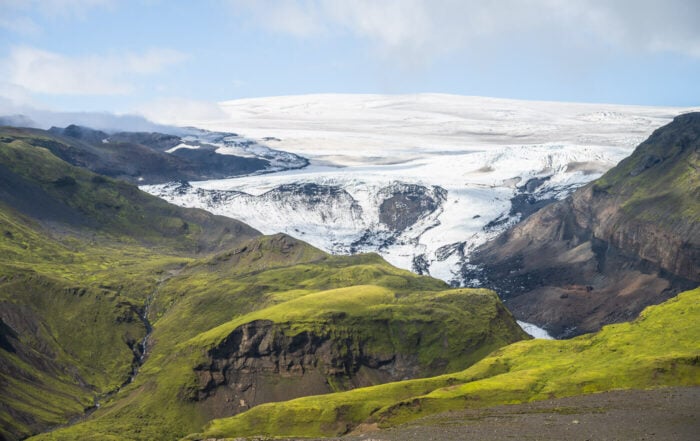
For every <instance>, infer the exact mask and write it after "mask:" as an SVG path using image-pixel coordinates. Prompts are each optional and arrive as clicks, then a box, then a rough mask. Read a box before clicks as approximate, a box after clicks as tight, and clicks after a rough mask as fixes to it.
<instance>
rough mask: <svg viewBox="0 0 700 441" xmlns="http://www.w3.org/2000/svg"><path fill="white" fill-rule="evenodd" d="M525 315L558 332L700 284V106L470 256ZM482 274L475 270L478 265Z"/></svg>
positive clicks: (617, 316)
mask: <svg viewBox="0 0 700 441" xmlns="http://www.w3.org/2000/svg"><path fill="white" fill-rule="evenodd" d="M470 260H471V264H473V265H477V266H478V267H479V268H480V269H479V270H477V271H476V272H475V274H476V276H477V277H478V278H479V279H480V280H482V281H483V282H484V283H485V284H486V285H487V286H489V287H492V288H494V289H496V290H497V291H498V292H499V294H500V295H501V297H502V298H503V299H504V300H505V301H506V302H507V305H508V307H509V309H510V310H511V311H513V313H514V314H515V316H516V317H518V318H519V319H521V320H525V321H528V322H532V323H535V324H537V325H538V326H541V327H544V328H545V329H547V330H548V331H549V332H550V333H551V334H553V335H555V336H558V337H569V336H572V335H576V334H581V333H585V332H591V331H595V330H597V329H599V328H600V327H601V326H602V325H604V324H608V323H615V322H620V321H626V320H630V319H631V318H633V317H636V316H637V315H638V314H639V312H640V311H641V310H642V309H643V308H644V307H646V306H648V305H652V304H657V303H660V302H662V301H664V300H666V299H668V298H671V297H673V296H675V295H676V294H677V293H678V292H680V291H682V290H685V289H689V288H691V287H695V286H697V284H698V283H699V282H700V113H689V114H685V115H681V116H678V117H676V118H675V119H674V120H673V121H672V122H671V123H670V124H668V125H666V126H664V127H662V128H659V129H657V130H656V131H654V133H653V134H652V135H651V136H650V137H649V139H647V140H646V141H645V142H643V143H642V144H640V145H639V147H637V149H635V151H634V153H633V154H632V155H631V156H630V157H628V158H626V159H625V160H623V161H621V162H620V164H618V165H617V166H616V167H614V168H613V169H611V170H610V171H608V172H607V173H606V174H605V175H603V176H602V177H601V178H600V179H598V180H595V181H593V182H591V183H590V184H588V185H586V186H585V187H583V188H581V189H579V190H577V191H576V192H574V194H573V195H571V196H570V197H568V198H566V199H564V200H563V201H560V202H556V203H554V204H552V205H549V206H547V207H545V208H544V209H542V210H541V211H539V212H537V213H535V214H533V215H532V216H531V217H530V218H528V219H527V220H526V221H525V222H523V223H521V224H519V225H517V226H515V227H514V228H512V229H511V230H509V231H507V232H505V233H503V234H502V235H501V236H499V237H498V238H496V239H495V240H493V241H492V242H489V243H487V244H485V245H483V246H482V247H480V248H479V249H478V250H477V251H476V252H475V253H473V254H472V255H471V257H470ZM472 274H474V273H472Z"/></svg>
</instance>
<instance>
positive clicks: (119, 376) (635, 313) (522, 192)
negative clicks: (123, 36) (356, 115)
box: [0, 113, 700, 440]
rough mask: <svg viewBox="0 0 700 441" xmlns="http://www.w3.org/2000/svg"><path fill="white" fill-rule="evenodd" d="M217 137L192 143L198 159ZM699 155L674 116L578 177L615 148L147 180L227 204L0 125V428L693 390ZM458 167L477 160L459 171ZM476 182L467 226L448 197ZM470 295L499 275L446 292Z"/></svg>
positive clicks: (88, 435)
mask: <svg viewBox="0 0 700 441" xmlns="http://www.w3.org/2000/svg"><path fill="white" fill-rule="evenodd" d="M636 121H637V122H639V121H638V120H636ZM72 130H74V131H75V130H77V129H75V128H74V129H72ZM79 132H80V133H81V134H85V133H92V132H90V129H87V128H80V130H79ZM217 133H218V132H217ZM217 133H213V132H199V135H198V136H202V137H204V136H207V137H209V138H208V141H207V143H208V144H207V145H208V146H209V147H207V148H209V149H210V150H211V151H216V150H217V149H219V148H224V147H225V145H222V144H221V143H222V142H223V141H222V139H221V138H220V136H221V135H220V134H217ZM227 133H228V132H227ZM81 136H83V135H81ZM100 136H102V135H100ZM115 136H116V135H115ZM119 136H121V137H122V138H127V139H130V140H131V141H129V142H132V143H133V142H135V141H134V140H135V139H138V140H140V141H138V142H137V143H136V144H138V145H140V147H138V148H139V149H141V148H151V147H148V146H147V145H144V144H141V143H143V142H145V141H143V140H144V139H146V140H148V139H151V140H152V139H161V136H165V135H163V134H150V135H149V134H143V133H139V134H125V133H122V134H121V135H119ZM167 136H170V135H167ZM225 136H229V135H225ZM231 136H233V135H231ZM115 139H116V138H115ZM237 139H238V138H237ZM100 142H101V141H100ZM114 142H115V143H116V141H114ZM178 142H179V141H178ZM187 142H189V143H190V144H187V145H189V146H190V147H192V145H194V144H197V143H201V142H203V141H196V140H193V138H188V141H187ZM236 142H238V141H236ZM268 142H275V141H271V140H268ZM110 143H111V141H109V142H108V143H106V144H110ZM699 145H700V120H699V119H698V114H697V113H689V114H686V115H681V116H678V117H675V118H674V119H673V120H672V121H671V122H670V123H668V124H666V125H665V126H663V127H661V128H658V129H656V130H655V131H653V133H651V136H649V138H648V139H647V140H646V141H645V142H643V143H641V144H640V145H639V146H638V147H636V148H635V149H634V151H633V152H632V154H631V155H630V156H629V157H628V158H626V159H624V160H623V161H621V162H620V163H619V164H618V165H616V166H614V167H613V166H612V165H611V166H610V167H609V168H608V171H607V172H605V170H604V167H602V166H600V168H598V169H596V172H595V173H593V172H592V171H590V170H589V169H587V168H586V167H589V166H590V164H591V163H592V162H591V161H592V158H596V160H600V161H601V163H605V161H612V158H613V157H612V156H606V154H607V153H605V152H607V151H610V148H609V147H605V148H603V147H600V148H599V149H595V148H590V149H580V148H579V147H574V146H553V145H543V146H540V147H537V146H526V145H523V146H521V147H520V148H511V147H512V146H511V147H509V146H508V145H505V146H500V147H499V146H492V147H490V150H489V149H485V150H486V151H482V152H469V153H460V154H456V155H445V154H443V153H439V154H435V155H427V154H426V155H425V157H424V158H423V159H420V160H419V159H417V158H416V159H411V160H407V161H405V162H401V163H399V164H384V165H381V164H380V165H347V166H345V167H337V165H336V166H330V165H328V164H326V165H321V164H318V163H314V161H315V159H313V158H311V165H310V166H308V167H305V168H300V169H293V170H285V171H278V172H273V171H274V170H271V169H270V170H266V171H267V173H262V174H261V173H260V172H259V171H257V172H254V173H255V174H254V175H251V176H244V177H238V178H232V179H226V180H209V181H192V182H187V181H184V180H179V181H177V182H174V183H161V184H153V185H152V186H144V187H142V188H144V189H147V190H149V192H152V193H156V194H159V193H158V192H162V194H159V195H161V196H163V197H164V198H165V199H171V200H174V201H177V202H178V203H179V204H181V205H193V206H205V207H206V208H208V209H212V211H217V210H216V208H217V207H219V208H220V209H221V210H220V212H225V213H226V214H227V215H229V216H230V217H229V216H227V217H224V216H219V215H216V214H212V213H209V212H207V211H204V210H201V209H199V208H192V207H181V206H178V205H172V204H170V203H168V202H166V201H164V200H162V199H159V198H157V197H154V196H153V195H150V194H148V193H145V192H143V191H141V190H139V188H138V187H136V186H134V185H133V183H134V181H135V183H139V182H140V181H139V180H138V177H139V176H142V175H140V174H136V175H132V176H131V177H125V176H117V177H119V179H115V177H110V176H104V175H100V174H96V173H94V171H91V168H95V167H94V164H97V162H95V163H88V164H80V163H79V160H78V159H79V158H81V157H82V156H81V155H84V154H85V152H91V151H93V149H95V148H97V147H96V146H95V144H91V143H90V142H86V141H84V140H81V139H78V138H75V137H71V136H65V134H64V133H63V132H61V134H58V133H57V130H52V131H42V130H38V129H22V128H2V129H0V159H1V167H2V174H1V175H0V228H1V230H2V236H0V247H1V250H2V254H1V256H2V258H0V304H1V305H2V308H1V309H0V320H1V321H0V368H1V369H0V379H1V380H2V381H1V382H0V391H1V392H2V397H3V399H2V401H1V402H0V421H2V423H3V424H2V430H3V431H2V437H3V438H6V439H8V440H15V439H24V438H27V437H30V436H31V438H32V439H36V440H72V439H87V440H89V439H95V440H98V439H135V440H157V439H183V440H204V439H229V438H230V439H237V438H240V437H253V438H254V439H255V438H257V437H260V436H263V437H270V438H272V437H291V438H298V437H301V438H309V437H312V438H314V437H337V436H345V435H349V436H355V435H356V434H357V433H358V431H364V430H365V429H366V428H372V430H380V431H383V430H390V431H391V430H394V429H392V428H398V429H396V430H399V431H400V430H404V429H401V428H405V427H417V429H415V430H418V432H421V431H425V430H428V431H430V428H431V426H432V425H439V423H436V422H435V421H442V420H440V418H442V416H444V415H445V412H453V411H464V410H465V409H466V410H468V411H473V412H480V411H481V410H479V409H489V408H492V407H493V406H500V405H506V404H517V403H530V402H533V403H536V402H539V401H542V400H550V399H566V398H567V397H574V398H572V399H577V398H576V397H580V396H582V395H584V396H585V395H588V394H597V393H602V392H610V391H618V390H639V389H658V388H666V387H679V388H681V389H679V390H680V391H681V392H680V393H681V394H684V396H686V394H690V395H689V396H693V395H692V394H693V393H694V392H693V391H694V390H695V389H696V388H697V386H698V384H700V370H698V363H697V361H698V356H700V352H699V348H698V346H697V342H698V340H699V339H700V336H699V335H698V332H700V327H698V325H697V323H698V320H697V317H698V314H700V311H698V306H699V305H700V302H699V301H698V295H699V291H698V288H697V271H698V269H697V261H698V257H697V250H698V245H697V238H698V231H697V227H698V225H699V223H698V216H697V213H698V209H699V206H698V201H699V200H700V198H698V191H699V189H700V185H699V183H698V182H697V179H698V173H697V167H698V163H697V161H698V151H699V150H698V149H699V147H698V146H699ZM117 147H118V145H114V146H108V147H107V148H109V149H113V148H117ZM132 147H133V146H132ZM132 147H130V148H132ZM180 148H188V147H180ZM170 149H171V148H168V149H167V150H170ZM167 150H164V151H163V152H161V153H163V154H166V155H167V154H171V153H168V152H167ZM193 150H196V149H193ZM623 150H624V149H623V148H622V147H619V151H620V152H622V151H623ZM612 151H615V149H612ZM527 152H531V153H532V154H526V153H527ZM593 152H597V153H595V154H594V153H593ZM68 153H70V154H69V155H67V154H68ZM604 153H605V154H604ZM66 155H67V156H66ZM276 155H277V156H279V157H281V158H297V157H298V158H301V156H285V153H284V152H281V153H276ZM479 155H481V156H479ZM493 155H495V156H493ZM518 155H521V156H518ZM591 155H592V156H591ZM105 157H109V156H105ZM464 158H470V159H473V158H481V160H479V161H476V163H473V165H472V166H473V167H477V166H478V168H479V169H482V170H481V171H477V172H474V171H473V170H472V171H465V172H458V171H457V170H461V169H462V167H463V166H464V163H462V162H459V161H462V160H464ZM489 158H490V159H489ZM482 160H484V161H487V160H488V161H491V162H488V161H487V162H485V163H484V162H483V161H482ZM66 161H68V162H66ZM499 161H501V162H499ZM543 161H544V162H543ZM90 164H93V165H90ZM286 164H287V166H286V167H287V168H294V167H293V166H292V165H291V164H293V163H289V162H288V163H286ZM484 164H487V166H485V165H484ZM582 164H587V165H585V166H584V165H582ZM520 166H522V167H525V168H523V169H519V168H518V167H520ZM543 166H545V169H543V168H541V167H543ZM115 167H117V169H119V168H120V167H121V166H115ZM375 167H376V169H375ZM489 167H490V168H489ZM527 167H530V168H527ZM547 167H549V168H547ZM426 170H430V171H431V173H429V174H426V173H425V172H426ZM470 170H471V169H470ZM504 170H506V171H504ZM533 170H539V172H537V173H535V172H533ZM542 170H546V173H540V172H542ZM582 170H583V171H582ZM516 171H517V173H515V172H516ZM550 172H551V173H552V174H548V173H550ZM392 173H395V174H392ZM460 173H461V174H460ZM490 173H491V174H493V176H491V178H484V177H481V178H479V179H482V181H478V179H476V178H474V176H482V175H483V174H490ZM452 175H454V176H452ZM512 175H516V176H515V178H516V179H513V178H512ZM505 176H511V178H507V179H506V178H505ZM597 176H600V177H599V178H598V179H595V178H596V177H597ZM135 177H136V179H134V178H135ZM397 177H401V179H396V178H397ZM149 179H150V178H149ZM153 179H155V178H153ZM158 179H160V178H158ZM469 179H474V180H473V181H469ZM488 179H492V180H491V181H489V180H488ZM493 179H495V180H493ZM475 181H478V182H475ZM506 181H507V182H506ZM459 182H462V183H463V184H464V185H465V190H464V191H463V192H462V193H460V192H459V191H456V190H455V187H456V186H457V185H458V183H459ZM477 184H478V185H477ZM246 186H257V187H256V188H257V190H256V191H252V190H250V188H251V187H246ZM218 187H222V188H218ZM243 190H248V191H243ZM455 193H458V194H459V195H460V196H459V197H456V196H455ZM475 194H480V197H481V202H480V203H476V202H475V203H473V204H471V206H472V208H474V209H476V210H477V211H478V212H479V213H482V214H483V217H484V218H483V219H482V215H481V214H476V215H475V214H472V213H473V212H466V213H463V212H462V210H461V209H460V210H458V209H456V208H454V206H457V207H458V208H459V207H461V208H464V207H465V206H466V205H469V204H466V205H461V204H462V203H466V202H465V201H469V200H471V199H469V198H474V197H475V196H474V195H475ZM494 195H500V196H499V197H500V198H501V199H498V198H497V197H495V196H494ZM455 198H457V202H456V203H455V202H454V200H455ZM460 198H462V199H460ZM494 201H500V203H501V205H499V204H498V203H493V202H494ZM479 204H481V205H479ZM314 207H315V208H314ZM572 207H573V208H572ZM224 208H225V210H224ZM489 210H491V211H489ZM501 210H503V211H501ZM234 212H238V213H240V214H241V215H240V216H233V213H234ZM489 213H490V214H489ZM601 213H603V214H601ZM246 216H248V218H246ZM232 217H236V218H240V219H243V220H249V218H250V219H258V220H261V219H266V220H267V221H269V223H270V225H273V226H274V225H278V226H285V228H287V229H289V228H291V229H292V232H293V233H294V235H297V236H299V237H300V238H302V239H305V238H306V236H308V237H310V238H311V239H314V240H320V241H321V245H323V246H320V247H315V246H313V243H311V244H309V243H306V242H304V241H302V240H300V239H299V238H296V237H293V235H292V234H286V233H285V232H281V233H280V232H274V231H270V230H265V229H264V228H261V229H260V230H262V231H259V230H258V229H255V228H253V227H251V226H248V225H247V224H245V223H243V222H241V221H240V220H234V219H233V218H232ZM465 218H470V219H471V220H472V221H473V222H474V223H473V224H471V226H467V227H463V226H460V222H464V221H465ZM255 222H257V221H255ZM255 222H252V223H253V224H254V226H255ZM266 228H267V227H266ZM270 228H271V227H270ZM450 228H451V229H450ZM469 228H473V230H471V231H472V236H465V232H469V231H470V230H469ZM285 231H286V230H285ZM263 233H265V234H263ZM469 240H471V242H469ZM312 242H313V241H312ZM431 247H432V248H431ZM428 249H430V250H434V251H433V254H430V253H428V254H425V253H423V254H420V255H416V254H415V250H423V251H425V250H428ZM603 249H604V252H601V250H603ZM327 251H332V252H333V253H328V252H327ZM373 251H376V252H373ZM377 252H378V253H377ZM528 253H532V254H528ZM384 256H386V257H387V260H388V261H387V260H385V259H384ZM431 256H432V257H431ZM454 256H457V257H458V258H455V260H450V259H451V258H454ZM533 256H534V257H533ZM402 259H403V260H402ZM499 259H501V260H499ZM392 261H393V263H394V264H395V265H392ZM441 264H444V266H445V268H447V269H444V268H443V269H444V271H445V272H444V273H443V272H441V271H442V270H441V266H440V265H441ZM567 265H570V266H568V267H567ZM409 270H412V271H409ZM441 274H442V275H444V274H447V275H449V276H445V277H443V278H442V279H443V280H441V278H435V277H431V276H436V275H441ZM568 277H580V278H581V279H580V280H579V279H570V278H568ZM587 277H591V278H592V280H591V281H588V280H587V279H586V278H587ZM532 281H535V283H532ZM448 282H449V283H448ZM482 284H485V285H486V286H490V287H493V288H496V290H495V291H494V290H490V289H484V288H482V287H473V286H471V287H470V286H464V285H482ZM588 286H591V287H592V289H588V288H587V287H588ZM543 287H544V288H543ZM519 289H520V290H524V291H523V292H519V291H517V290H519ZM617 289H621V290H622V291H621V293H620V294H619V295H614V293H615V290H617ZM548 290H549V291H548ZM551 290H554V292H556V293H557V299H558V300H557V299H555V302H552V296H551V295H548V294H547V293H548V292H550V291H551ZM561 293H564V294H568V295H567V296H564V295H560V294H561ZM523 299H527V300H528V301H527V302H524V301H523ZM541 299H544V301H542V300H541ZM596 299H597V300H596ZM556 301H559V303H556ZM573 301H575V302H576V303H573V306H572V302H573ZM586 302H588V303H586ZM511 305H512V306H511ZM523 305H525V306H526V307H524V306H523ZM561 305H564V307H563V308H561V307H560V306H561ZM601 305H602V306H601ZM584 306H585V307H588V308H590V309H588V310H587V309H585V307H584ZM610 306H611V308H612V309H611V310H612V311H613V312H614V313H613V314H607V315H606V314H605V313H604V312H605V307H610ZM511 308H512V310H513V311H514V313H515V315H513V314H512V313H511V310H510V309H511ZM572 311H573V312H574V313H572ZM552 316H556V317H557V320H558V321H553V320H551V317H552ZM581 317H583V321H581V322H580V323H581V324H578V323H579V322H576V320H580V318H581ZM516 319H517V320H516ZM518 320H521V321H518ZM523 321H524V322H527V323H524V322H523ZM530 322H533V323H535V325H538V326H541V327H543V328H545V329H546V330H548V331H553V334H554V335H555V336H556V337H560V338H561V337H564V338H566V340H555V341H553V340H547V339H543V338H538V339H532V338H531V337H530V336H528V335H527V334H526V333H525V332H524V331H523V329H522V328H521V326H522V327H523V328H525V329H528V331H529V332H532V333H534V334H536V335H538V336H540V337H546V334H543V333H542V332H543V331H541V330H539V329H537V328H530V325H528V323H530ZM572 323H577V325H576V326H580V327H579V328H578V329H579V332H570V331H567V329H568V328H567V326H569V325H570V324H572ZM611 323H614V324H611ZM584 325H585V326H584ZM577 334H583V335H577ZM661 390H663V389H661ZM613 393H614V392H613ZM577 402H578V403H581V404H576V405H575V406H580V409H582V410H581V411H582V412H584V413H585V409H584V408H585V406H586V405H585V404H583V403H584V401H577ZM534 406H537V405H536V404H534ZM674 406H676V405H675V404H674ZM678 406H681V407H682V404H678ZM681 407H673V409H681ZM576 409H579V407H577V408H576ZM577 411H578V410H577ZM673 411H674V412H675V411H677V410H673ZM678 411H680V412H682V410H678ZM484 412H488V411H484ZM494 412H498V410H494ZM605 412H606V415H611V414H610V413H608V411H605ZM610 412H613V411H612V410H611V411H610ZM441 415H442V416H441ZM435 418H437V419H435ZM684 421H685V420H684ZM683 424H686V425H687V424H688V423H687V422H685V423H683ZM412 425H413V426H412ZM684 427H686V426H684ZM410 430H414V429H410ZM683 430H685V429H683ZM381 433H384V432H378V434H381ZM386 433H387V434H391V433H392V432H386ZM396 433H401V432H396ZM421 433H423V432H421ZM370 436H371V435H370ZM388 436H391V435H388ZM421 436H422V435H421Z"/></svg>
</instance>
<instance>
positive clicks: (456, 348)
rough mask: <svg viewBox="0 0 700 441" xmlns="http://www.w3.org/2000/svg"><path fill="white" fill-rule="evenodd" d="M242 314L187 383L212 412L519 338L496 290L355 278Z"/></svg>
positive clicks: (432, 367)
mask: <svg viewBox="0 0 700 441" xmlns="http://www.w3.org/2000/svg"><path fill="white" fill-rule="evenodd" d="M455 315H456V316H455ZM258 317H260V318H258ZM239 323H241V324H240V325H238V326H236V327H235V328H234V329H233V330H232V331H230V332H228V333H227V334H226V335H225V336H223V338H221V340H220V341H219V342H218V343H216V344H215V345H214V346H213V347H212V349H210V350H208V352H207V355H206V360H205V361H203V362H201V363H200V364H198V365H197V366H196V367H194V373H195V376H196V380H195V381H194V386H193V387H188V388H187V389H186V390H184V391H183V395H184V396H186V397H187V398H188V399H189V400H192V401H194V402H197V406H198V407H200V408H202V409H205V410H206V412H207V414H208V415H212V416H214V417H217V418H219V417H222V416H229V415H235V414H237V413H240V412H244V411H246V410H248V409H250V408H252V407H255V406H257V405H259V404H263V403H268V402H276V401H284V400H289V399H294V398H299V397H302V396H308V395H319V394H326V393H331V392H337V391H343V390H349V389H355V388H358V387H365V386H373V385H377V384H383V383H387V382H391V381H400V380H407V379H412V378H419V377H425V376H430V375H439V374H443V373H446V372H452V371H454V370H455V369H458V368H460V367H463V366H468V365H470V364H472V363H474V362H475V361H476V360H478V359H479V358H481V357H483V356H484V355H486V354H487V353H489V352H491V351H492V350H493V349H496V348H498V347H501V346H503V344H504V343H505V342H514V341H517V340H520V339H522V338H523V337H525V334H524V333H523V332H522V330H520V329H519V328H518V327H517V325H515V324H514V322H513V318H512V316H511V314H510V313H509V312H508V311H507V310H506V309H505V307H503V305H502V304H501V303H500V302H499V301H498V298H497V296H496V295H495V294H494V293H492V292H490V291H486V290H468V289H465V290H454V291H445V292H442V293H439V294H433V293H427V292H424V293H421V294H408V295H407V294H402V295H397V294H396V293H392V292H391V291H389V290H386V289H384V288H379V287H376V286H369V285H366V286H357V287H353V288H344V289H341V290H331V291H326V292H323V293H318V294H312V295H311V297H308V296H302V297H300V298H297V299H295V300H292V301H290V302H285V303H282V304H278V305H275V306H272V307H270V308H267V309H266V310H263V311H258V312H255V313H254V314H253V315H252V316H251V317H250V318H242V319H241V321H240V322H239Z"/></svg>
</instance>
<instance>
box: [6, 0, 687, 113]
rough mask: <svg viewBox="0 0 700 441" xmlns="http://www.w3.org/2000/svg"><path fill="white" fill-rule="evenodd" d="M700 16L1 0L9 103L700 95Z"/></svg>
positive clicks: (533, 7)
mask: <svg viewBox="0 0 700 441" xmlns="http://www.w3.org/2000/svg"><path fill="white" fill-rule="evenodd" d="M698 23H700V1H697V0H688V1H683V0H663V1H662V0H660V1H652V0H636V1H628V0H618V1H616V0H607V1H604V0H577V1H563V0H562V1H558V0H520V1H517V0H495V1H472V0H454V1H450V0H386V1H384V0H374V1H370V0H345V1H340V0H338V1H334V0H327V1H324V0H315V1H313V0H287V1H285V0H278V1H268V0H258V1H245V0H202V1H184V0H183V1H179V0H170V1H166V0H141V1H135V0H134V1H131V0H125V1H117V0H0V59H1V60H0V111H3V112H8V111H12V110H17V109H20V110H21V109H22V108H23V106H32V107H37V108H48V109H53V110H59V111H108V112H117V113H134V112H135V113H144V114H149V112H150V113H153V112H158V111H161V110H160V109H169V108H172V107H173V106H177V107H178V108H180V109H187V111H191V112H192V113H194V114H198V115H199V114H203V115H206V114H207V112H212V114H213V113H215V112H216V109H215V106H213V105H212V103H215V102H217V101H223V100H229V99H236V98H243V97H258V96H274V95H290V94H305V93H326V92H338V93H341V92H342V93H420V92H441V93H453V94H461V95H480V96H494V97H504V98H518V99H532V100H553V101H580V102H605V103H619V104H646V105H672V106H695V105H698V104H700V26H698ZM183 111H184V110H183Z"/></svg>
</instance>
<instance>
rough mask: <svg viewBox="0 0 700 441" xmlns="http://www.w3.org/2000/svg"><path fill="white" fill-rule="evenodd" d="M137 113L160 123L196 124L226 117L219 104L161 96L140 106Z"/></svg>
mask: <svg viewBox="0 0 700 441" xmlns="http://www.w3.org/2000/svg"><path fill="white" fill-rule="evenodd" d="M135 113H137V114H139V115H143V116H144V117H146V118H148V119H149V120H150V121H154V122H156V123H159V124H172V125H176V126H190V125H196V124H197V123H199V122H201V121H212V120H217V119H226V118H227V115H226V113H224V111H223V110H222V109H221V107H219V105H218V104H216V103H213V102H209V101H199V100H190V99H186V98H161V99H157V100H155V101H151V102H148V103H145V104H142V105H141V106H139V107H138V108H137V109H136V111H135Z"/></svg>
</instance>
